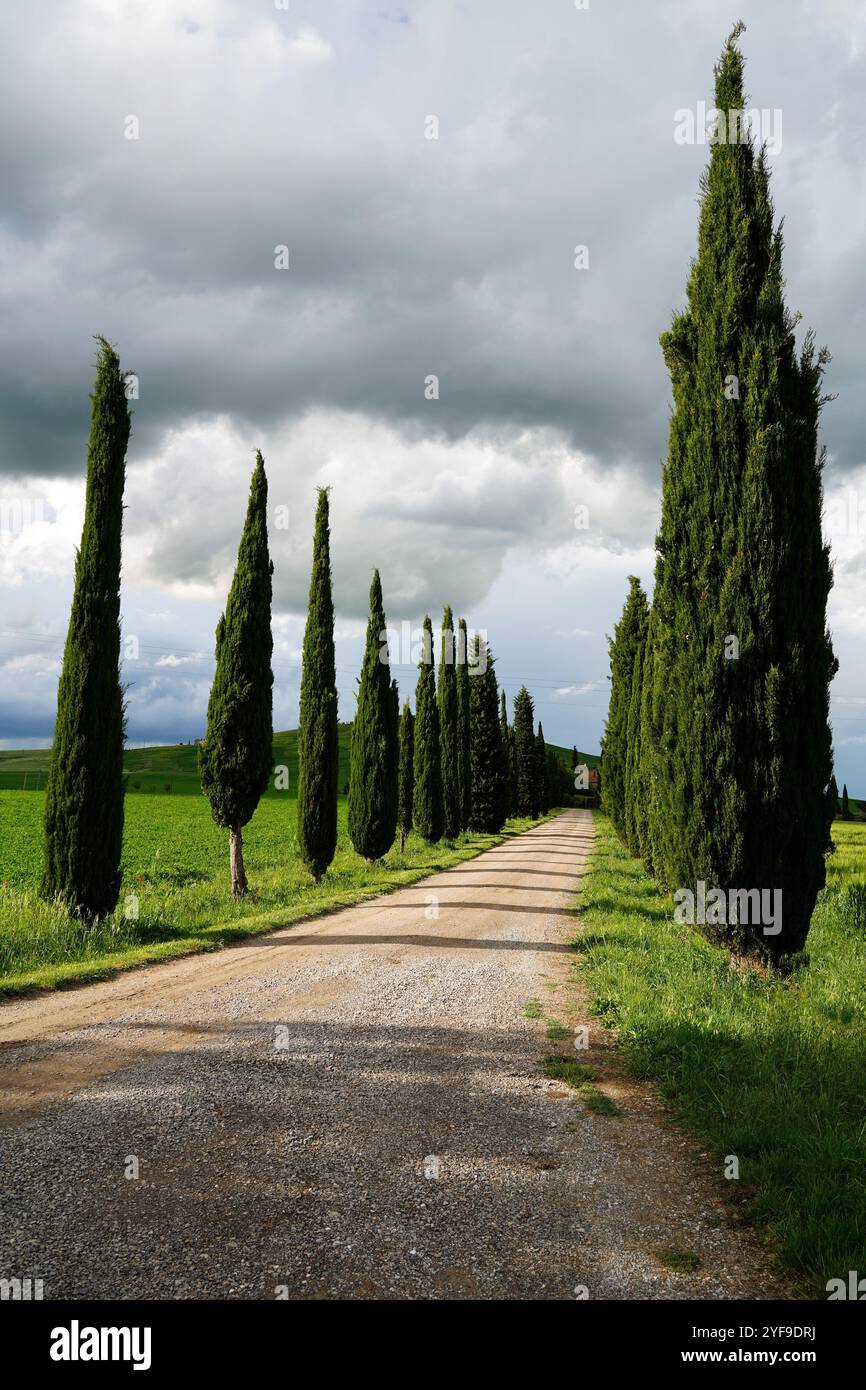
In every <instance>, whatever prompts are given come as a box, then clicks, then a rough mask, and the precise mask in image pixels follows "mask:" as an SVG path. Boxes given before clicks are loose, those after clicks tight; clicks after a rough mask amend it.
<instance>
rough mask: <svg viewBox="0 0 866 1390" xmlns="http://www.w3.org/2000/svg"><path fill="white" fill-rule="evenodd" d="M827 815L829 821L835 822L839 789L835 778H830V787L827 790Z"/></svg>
mask: <svg viewBox="0 0 866 1390" xmlns="http://www.w3.org/2000/svg"><path fill="white" fill-rule="evenodd" d="M827 814H828V816H829V817H830V820H835V818H836V816H838V814H839V787H838V786H837V783H836V778H835V777H831V778H830V785H829V786H828V788H827Z"/></svg>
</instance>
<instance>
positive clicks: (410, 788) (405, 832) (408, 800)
mask: <svg viewBox="0 0 866 1390" xmlns="http://www.w3.org/2000/svg"><path fill="white" fill-rule="evenodd" d="M399 741H400V768H399V789H398V804H397V825H398V828H399V830H400V849H401V850H402V849H403V846H404V845H405V843H406V839H407V837H408V836H409V834H410V833H411V830H412V802H413V796H414V789H415V716H414V715H413V713H412V711H411V709H410V708H409V701H408V700H407V701H406V703H405V704H404V706H403V715H402V718H401V719H400V740H399Z"/></svg>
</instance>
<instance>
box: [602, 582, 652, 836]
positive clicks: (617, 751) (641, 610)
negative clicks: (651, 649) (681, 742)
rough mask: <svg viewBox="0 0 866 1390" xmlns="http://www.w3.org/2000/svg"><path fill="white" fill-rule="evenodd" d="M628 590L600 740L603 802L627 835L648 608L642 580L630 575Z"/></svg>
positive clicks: (615, 642)
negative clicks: (637, 675)
mask: <svg viewBox="0 0 866 1390" xmlns="http://www.w3.org/2000/svg"><path fill="white" fill-rule="evenodd" d="M628 583H629V591H628V597H627V598H626V601H625V604H624V606H623V610H622V617H621V618H620V620H619V622H618V623H617V625H616V627H615V628H614V633H613V638H612V640H610V641H609V647H610V703H609V705H608V713H607V723H606V725H605V731H604V737H603V739H602V741H601V767H602V805H603V806H604V809H605V812H606V813H607V815H608V816H610V819H611V820H612V821H613V824H614V826H615V827H616V829H617V830H618V831H619V833H620V835H622V836H623V837H624V836H625V822H626V764H627V761H628V721H629V712H630V709H631V686H632V680H633V678H634V665H635V656H636V654H637V652H638V649H639V647H640V646H641V645H642V644H643V642H644V641H645V640H646V630H647V622H648V619H649V607H648V604H647V599H646V594H645V593H644V591H643V588H642V587H641V583H640V580H639V579H637V578H635V576H634V575H633V574H631V575H629V580H628Z"/></svg>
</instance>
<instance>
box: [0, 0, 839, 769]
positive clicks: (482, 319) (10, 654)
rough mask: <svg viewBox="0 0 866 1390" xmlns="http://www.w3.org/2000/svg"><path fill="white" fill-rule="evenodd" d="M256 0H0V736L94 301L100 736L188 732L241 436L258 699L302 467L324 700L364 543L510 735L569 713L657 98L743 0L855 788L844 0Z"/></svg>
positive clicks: (74, 485)
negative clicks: (266, 552) (253, 522)
mask: <svg viewBox="0 0 866 1390" xmlns="http://www.w3.org/2000/svg"><path fill="white" fill-rule="evenodd" d="M280 4H281V0H278V3H277V4H275V3H274V0H234V2H232V0H187V3H184V2H183V0H172V2H171V3H170V2H169V0H69V3H65V4H63V5H60V6H58V5H56V4H55V3H48V0H28V4H26V5H20V6H14V7H13V6H8V5H7V6H4V7H3V10H2V16H0V47H2V51H3V53H4V58H5V61H4V81H3V83H2V84H0V187H2V189H3V197H2V203H0V261H2V274H0V295H2V313H0V471H2V475H3V476H2V481H0V502H2V503H3V504H4V505H5V512H4V529H3V533H2V535H0V579H2V585H3V589H2V595H3V598H2V608H0V744H2V745H5V746H10V745H12V746H14V745H16V744H17V745H22V746H33V745H35V744H39V743H45V742H47V741H49V740H50V737H51V732H52V729H53V723H54V712H55V699H56V687H57V676H58V672H59V658H60V653H61V650H62V642H63V638H64V634H65V629H66V622H67V617H68V607H69V600H70V591H71V576H72V566H73V560H74V548H75V545H76V543H77V541H78V539H79V536H80V531H81V521H82V508H83V491H84V467H85V457H86V444H87V429H88V412H89V401H88V392H89V390H90V389H91V385H92V378H93V367H94V357H95V348H94V343H93V335H94V334H96V333H101V334H104V335H105V336H107V337H108V338H110V339H111V340H112V342H114V343H115V344H116V345H117V346H118V348H119V350H120V353H121V358H122V361H123V364H124V366H125V368H127V369H128V370H129V371H132V372H134V373H136V375H137V376H138V379H139V399H138V400H136V401H134V403H133V406H134V420H133V435H132V439H131V442H130V449H129V456H128V480H127V490H126V506H127V510H126V513H125V522H124V564H123V624H124V635H125V637H135V638H137V640H138V644H139V655H138V658H137V659H135V660H128V661H126V663H125V667H124V679H125V680H126V681H127V682H129V736H130V739H132V740H155V741H174V740H179V739H187V738H193V737H195V736H196V735H199V734H201V733H202V732H203V730H204V714H205V708H206V703H207V694H208V689H209V684H210V678H211V674H212V670H213V632H214V627H215V624H216V621H217V618H218V616H219V612H220V610H221V606H222V604H223V602H224V599H225V594H226V591H227V588H228V584H229V582H230V578H231V572H232V568H233V564H234V559H235V554H236V549H237V541H238V536H239V531H240V526H241V523H242V519H243V511H244V506H245V500H246V494H247V490H248V486H249V477H250V472H251V469H252V465H253V457H254V451H255V449H256V448H261V449H262V452H263V453H264V456H265V461H266V467H267V471H268V475H269V479H270V499H271V516H272V530H271V545H272V554H273V558H274V564H275V574H274V584H275V590H274V599H275V605H274V607H275V616H274V637H275V677H276V680H275V689H274V700H275V710H274V716H275V725H276V727H277V728H286V727H290V726H292V725H294V724H295V723H296V721H297V705H298V684H299V676H300V668H299V656H300V648H301V644H302V639H303V614H304V610H305V606H306V589H307V584H308V579H309V561H310V550H311V524H312V515H313V509H314V505H315V492H316V487H317V486H319V485H322V484H330V485H331V487H332V495H331V507H332V559H333V567H334V579H335V595H336V602H337V610H338V626H337V636H338V647H337V664H338V668H339V682H340V711H341V717H342V718H351V717H352V709H353V703H354V701H353V694H352V692H353V689H354V684H355V677H356V674H357V671H358V669H359V661H360V652H361V640H362V635H363V627H364V617H365V613H366V604H367V596H368V591H369V583H370V577H371V571H372V568H373V566H374V565H378V567H379V569H380V571H381V575H382V583H383V588H384V594H385V605H386V611H387V614H388V619H389V622H390V623H392V624H393V625H395V626H398V627H399V625H400V624H401V623H405V624H408V625H409V630H410V631H412V630H414V629H415V628H417V627H418V626H419V625H420V622H421V619H422V618H423V616H424V613H425V612H427V611H429V612H430V613H431V615H432V616H433V618H434V622H435V621H438V619H439V618H440V617H441V610H442V607H443V605H444V604H445V603H450V604H451V605H452V606H453V607H454V610H455V613H457V614H464V615H465V616H466V617H467V619H468V621H469V623H470V626H475V627H479V628H483V629H486V630H487V632H488V634H489V639H490V642H491V645H492V649H493V652H494V654H495V656H496V658H497V669H498V672H499V674H500V677H501V679H502V680H503V682H504V685H505V689H506V691H507V692H508V695H509V699H511V698H512V697H513V695H514V693H515V692H516V690H517V689H518V688H519V686H520V685H521V684H522V683H524V682H525V683H526V684H527V685H528V686H529V688H530V690H531V691H532V693H533V695H534V696H535V698H536V704H537V710H538V714H539V716H540V717H541V719H542V721H543V724H544V728H545V733H546V735H547V737H548V738H549V739H551V740H553V741H555V742H558V743H562V744H566V745H571V744H573V743H577V745H578V746H579V747H580V748H581V749H583V750H596V749H597V748H598V742H599V738H600V735H601V731H602V727H603V720H604V715H605V710H606V705H607V692H608V683H607V672H608V665H607V644H606V634H608V633H609V632H611V630H612V628H613V624H614V622H615V621H616V619H617V617H618V614H619V611H620V608H621V606H622V602H623V599H624V596H625V591H626V588H627V576H628V574H630V573H635V574H638V575H639V576H641V578H642V579H643V580H644V582H645V583H646V584H647V585H648V586H649V585H651V582H652V571H653V541H654V536H655V529H656V524H657V519H658V508H659V486H660V461H661V459H662V457H663V456H664V454H665V452H666V448H667V423H668V417H669V411H670V391H669V383H668V379H667V375H666V373H665V370H664V366H663V362H662V358H661V353H660V350H659V347H658V335H659V333H660V332H661V331H662V330H664V329H665V328H666V327H667V325H668V323H669V321H670V317H671V314H672V312H673V311H674V310H675V309H677V308H678V307H680V306H681V305H682V303H683V298H684V286H685V282H686V277H687V273H688V266H689V260H690V257H691V255H692V253H693V251H694V248H695V243H696V226H697V214H698V206H697V194H698V181H699V176H700V172H701V169H702V168H703V166H704V164H705V163H706V158H707V150H706V147H703V146H700V145H698V144H681V143H677V141H676V140H675V139H674V133H675V128H676V114H675V113H676V112H678V111H681V110H682V109H690V110H695V111H696V110H697V106H698V103H699V102H705V103H706V104H707V106H711V105H712V88H713V80H712V67H713V62H714V60H715V59H716V57H717V55H718V53H719V51H720V49H721V46H722V44H723V42H724V39H725V37H726V35H727V33H728V31H729V29H730V27H731V24H732V22H733V20H734V19H736V18H738V17H742V18H743V19H744V20H745V21H746V23H747V26H748V27H747V32H746V33H745V35H744V36H743V40H742V44H743V49H744V52H745V55H746V60H747V68H746V79H747V87H748V90H749V93H750V97H751V101H752V104H753V105H754V106H756V107H762V108H768V109H770V110H773V111H776V112H777V113H781V114H780V115H778V114H777V116H776V118H775V120H776V135H777V136H778V133H779V130H780V131H781V137H782V138H781V142H780V148H779V149H778V150H777V151H776V152H775V153H773V154H772V157H771V168H772V181H773V193H774V197H775V202H776V208H777V212H778V213H779V214H780V215H781V216H783V217H784V219H785V238H786V261H785V269H786V276H787V286H788V291H787V292H788V301H789V304H790V306H791V307H792V308H793V309H797V310H800V311H801V312H802V314H803V324H804V327H805V326H807V325H811V326H812V327H814V329H815V332H816V334H817V338H818V341H819V343H827V345H828V346H829V348H830V350H831V352H832V354H833V361H832V363H831V366H830V369H829V373H828V381H827V386H828V390H830V391H833V392H836V393H837V399H836V400H835V401H834V402H833V403H832V404H831V405H829V406H828V407H827V409H826V411H825V414H824V417H823V440H824V442H825V443H826V446H827V450H828V455H829V462H828V466H827V472H826V489H827V498H826V502H827V508H826V511H827V516H826V524H827V531H828V534H829V536H830V539H831V541H832V543H833V552H834V557H835V574H836V585H835V588H834V591H833V595H832V598H831V609H830V621H831V626H832V629H833V634H834V641H835V646H836V651H837V654H838V656H839V660H840V672H839V675H838V677H837V679H836V682H835V685H834V700H833V727H834V740H835V748H836V763H837V775H838V778H839V782H840V785H841V783H842V781H843V780H844V781H847V783H848V785H849V788H850V789H851V791H852V794H856V793H857V792H859V793H861V794H863V795H866V655H864V641H863V638H864V634H866V601H864V594H866V431H864V428H863V425H862V421H861V406H862V401H863V387H862V376H863V366H864V357H866V322H864V317H866V316H864V307H866V273H864V272H866V247H864V221H866V196H864V194H866V191H864V174H866V6H864V5H863V4H862V0H814V2H812V0H801V2H800V3H797V2H796V0H760V3H758V0H749V2H748V3H745V0H737V3H736V4H735V5H734V4H733V0H727V3H717V0H589V3H588V5H587V7H586V8H585V9H579V8H577V6H576V5H575V3H574V0H539V2H538V3H536V4H530V3H528V2H527V0H472V3H469V2H468V0H466V3H454V0H451V3H449V0H412V3H407V4H406V5H404V6H399V5H397V6H394V7H393V8H391V7H388V6H382V7H379V6H377V5H376V4H375V3H365V4H362V3H356V0H288V4H287V8H281V7H279V5H280ZM732 6H733V7H732ZM431 118H435V119H431ZM779 120H781V127H779V126H778V122H779ZM437 127H438V128H437ZM433 135H435V136H437V137H438V138H430V137H431V136H433ZM130 136H134V137H137V138H130ZM578 246H583V247H586V248H587V251H586V254H585V255H584V256H580V255H578V256H577V257H576V256H575V248H576V247H578ZM280 247H286V248H288V268H287V269H281V268H278V263H279V262H280V261H281V260H282V259H284V256H282V255H281V253H280V252H279V251H278V248H280ZM576 259H577V260H579V261H585V260H587V259H588V265H585V266H583V265H582V267H581V268H576V266H575V260H576ZM432 376H435V377H437V378H438V383H439V386H438V399H428V395H429V391H427V392H426V393H425V382H426V381H427V380H428V379H429V378H430V377H432ZM277 508H288V513H287V515H288V525H287V526H285V527H284V526H282V525H279V524H278V517H279V520H282V519H283V518H284V517H285V515H286V513H285V512H280V513H279V514H278V513H277V511H276V509H277ZM576 508H586V512H585V514H581V513H577V520H578V521H580V520H582V519H584V518H585V520H586V522H587V524H586V525H585V526H583V527H582V528H581V529H578V527H577V526H576V525H575V521H576V512H575V509H576ZM861 513H862V515H861ZM399 656H400V657H401V662H402V664H399V665H397V666H396V667H395V674H396V675H397V677H398V680H399V682H400V685H401V691H402V692H403V693H404V694H405V693H410V692H411V691H412V690H413V689H414V684H415V670H414V668H413V667H412V666H411V665H410V664H409V663H410V661H411V656H412V653H411V652H410V651H409V650H408V649H406V650H404V651H401V652H400V653H399Z"/></svg>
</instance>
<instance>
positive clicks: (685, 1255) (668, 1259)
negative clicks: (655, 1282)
mask: <svg viewBox="0 0 866 1390" xmlns="http://www.w3.org/2000/svg"><path fill="white" fill-rule="evenodd" d="M653 1254H654V1255H655V1257H656V1259H657V1260H658V1261H659V1263H660V1264H663V1265H665V1267H666V1268H667V1269H672V1270H673V1271H674V1273H676V1274H693V1273H694V1271H695V1270H696V1269H700V1267H701V1264H702V1260H701V1257H700V1255H694V1254H692V1252H691V1251H690V1250H674V1249H673V1248H672V1247H668V1246H666V1247H664V1248H663V1249H661V1250H654V1251H653Z"/></svg>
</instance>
